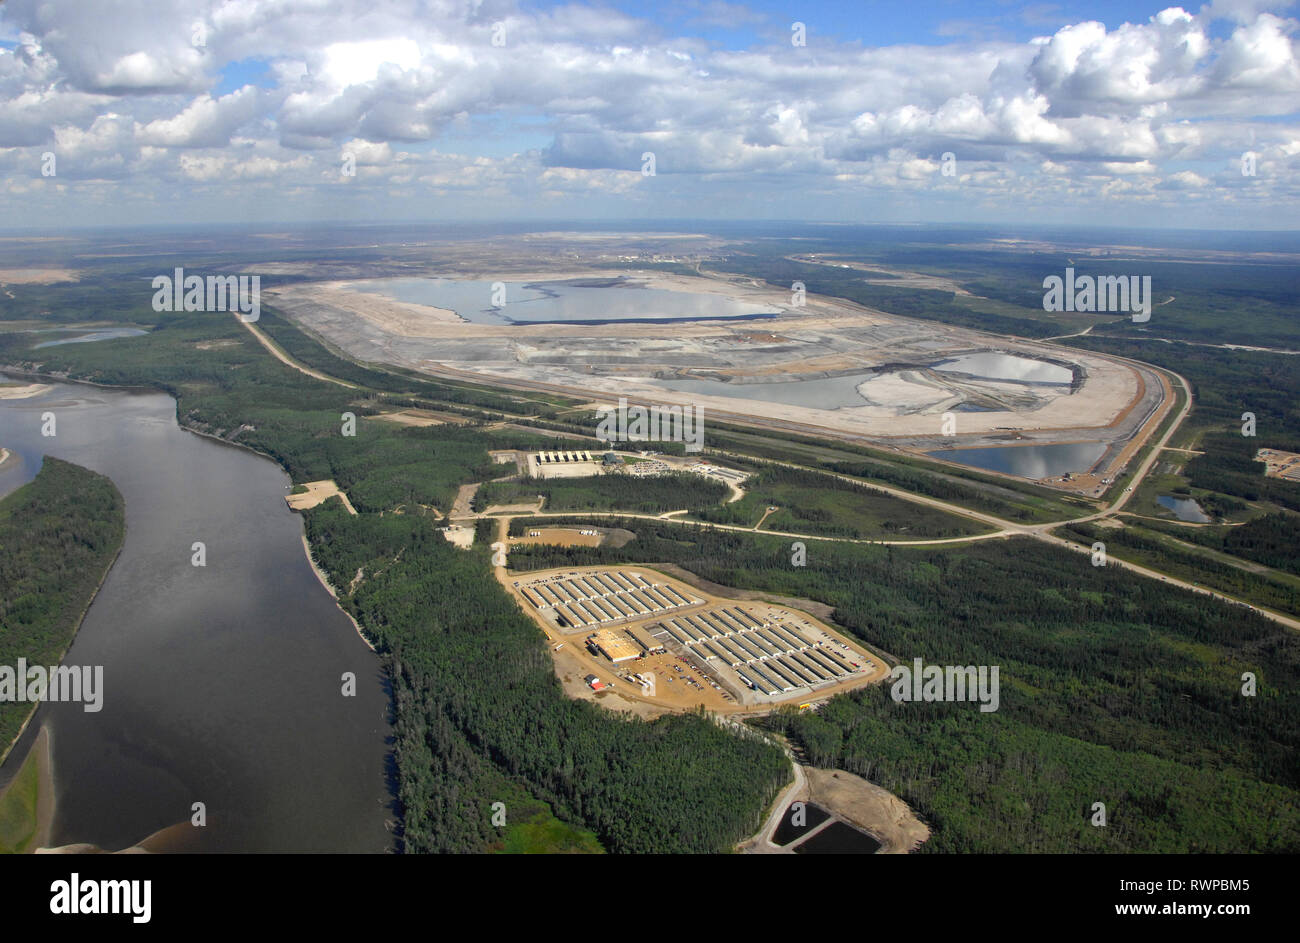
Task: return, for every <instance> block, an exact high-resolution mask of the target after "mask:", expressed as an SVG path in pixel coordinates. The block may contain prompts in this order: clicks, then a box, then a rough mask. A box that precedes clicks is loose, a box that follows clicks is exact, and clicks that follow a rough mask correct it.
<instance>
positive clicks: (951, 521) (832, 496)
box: [555, 465, 989, 539]
mask: <svg viewBox="0 0 1300 943" xmlns="http://www.w3.org/2000/svg"><path fill="white" fill-rule="evenodd" d="M754 467H756V468H757V469H758V471H757V472H756V474H755V476H754V477H753V478H750V479H749V480H748V481H746V482H745V483H744V485H743V486H742V487H743V488H744V490H745V496H744V497H743V498H741V499H740V500H739V501H736V502H734V503H731V504H723V505H719V506H715V507H711V508H707V509H704V510H701V511H699V512H697V513H696V515H695V516H696V517H698V518H700V519H701V520H705V521H709V522H710V523H714V524H736V525H740V526H742V527H753V526H754V525H755V524H757V523H758V522H759V521H760V520H763V527H764V528H766V529H768V530H780V531H793V532H796V533H808V534H816V535H818V536H826V537H855V538H864V537H898V538H909V537H915V538H917V539H922V538H941V537H964V536H967V535H969V534H979V533H983V532H985V531H987V530H988V529H989V528H988V527H987V525H983V524H979V523H976V522H974V521H971V520H968V519H966V518H963V517H959V516H958V515H956V514H949V513H948V512H947V511H942V510H939V509H938V508H930V507H925V506H923V505H919V504H915V503H912V502H909V501H904V500H903V499H902V498H896V497H894V496H893V495H889V494H883V493H881V492H879V491H872V490H871V489H869V488H865V487H862V486H859V485H856V484H854V483H852V482H848V481H844V480H842V479H839V478H834V477H831V476H829V475H824V474H819V473H818V472H813V471H805V470H804V469H800V468H788V467H785V466H782V465H755V466H754ZM769 507H775V508H776V510H775V511H773V512H772V513H771V514H768V513H767V509H768V508H769ZM555 510H559V508H556V509H555ZM764 517H766V519H765V520H764Z"/></svg>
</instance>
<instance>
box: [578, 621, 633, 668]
mask: <svg viewBox="0 0 1300 943" xmlns="http://www.w3.org/2000/svg"><path fill="white" fill-rule="evenodd" d="M587 641H588V643H589V644H590V645H591V647H592V648H594V649H595V650H596V651H597V652H599V653H600V654H602V655H604V656H605V657H606V658H608V659H609V660H610V661H612V662H614V664H618V663H619V662H620V661H627V660H628V659H630V658H639V657H641V646H640V645H638V644H637V643H636V642H635V641H633V640H632V639H631V638H630V637H629V636H628V634H627V633H626V632H611V631H610V630H609V629H601V630H600V631H598V632H593V633H592V634H591V636H589V637H588V639H587Z"/></svg>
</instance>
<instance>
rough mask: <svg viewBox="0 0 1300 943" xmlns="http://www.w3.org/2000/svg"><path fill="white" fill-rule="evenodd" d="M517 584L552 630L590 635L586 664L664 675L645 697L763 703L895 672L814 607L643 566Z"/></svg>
mask: <svg viewBox="0 0 1300 943" xmlns="http://www.w3.org/2000/svg"><path fill="white" fill-rule="evenodd" d="M514 589H515V591H516V593H517V594H518V595H519V596H520V597H521V599H522V600H523V601H524V602H525V604H526V608H531V610H532V612H533V615H534V616H535V617H536V618H537V619H538V620H539V621H540V622H541V623H542V624H543V625H544V626H545V627H546V629H547V632H548V635H550V636H551V637H552V638H554V637H555V636H556V635H559V636H560V637H563V636H565V635H577V634H578V633H582V634H581V638H582V639H583V642H584V645H583V646H581V647H580V648H579V649H576V650H575V653H576V654H580V655H581V663H582V664H583V665H584V670H589V668H587V667H586V666H590V667H594V668H596V670H600V666H601V665H604V666H605V667H606V669H612V668H613V666H623V665H625V664H627V663H629V662H635V663H636V665H637V668H635V669H630V670H631V671H632V672H636V673H641V672H645V671H650V672H652V673H655V674H657V675H658V676H659V677H660V678H661V680H662V681H663V682H664V683H663V684H660V685H658V686H657V688H656V693H654V694H650V695H646V696H647V697H650V698H651V699H653V700H655V701H661V702H664V703H673V702H674V701H685V702H687V703H692V702H693V703H703V704H708V705H710V706H711V708H713V709H723V710H725V709H728V707H729V706H730V708H731V709H735V706H736V705H738V706H740V707H741V708H744V707H745V706H747V705H748V706H761V705H764V704H771V703H779V702H782V701H789V700H795V699H799V700H803V699H806V698H807V697H808V695H809V694H811V693H813V692H817V693H818V695H819V696H820V695H823V694H826V693H835V692H838V691H841V690H847V689H848V688H850V687H856V686H857V685H859V684H863V683H866V682H868V681H872V680H876V679H878V678H879V677H882V676H883V675H884V674H885V673H886V670H885V666H884V664H883V663H881V662H879V661H878V660H877V659H875V658H873V657H872V656H870V655H869V654H867V653H865V652H864V651H863V650H861V649H860V648H859V647H858V646H854V645H850V644H849V643H848V642H847V641H846V640H844V639H842V638H840V637H839V636H838V635H836V634H834V633H833V632H832V631H831V630H829V629H827V628H826V627H825V626H823V625H822V624H821V623H820V622H819V621H817V620H816V619H814V618H812V617H811V616H809V615H808V614H806V613H803V612H800V611H798V610H794V609H789V608H786V607H784V606H777V605H773V604H770V603H762V604H754V603H752V602H745V601H741V600H732V599H723V598H719V597H717V596H710V595H709V594H706V593H701V592H699V591H697V590H693V589H691V588H690V587H689V586H687V585H685V584H682V583H678V582H677V581H675V580H672V579H669V578H667V577H665V576H663V575H662V574H659V573H656V572H654V571H651V570H646V569H643V568H637V569H632V568H618V569H605V568H600V567H591V568H583V569H568V570H550V571H545V572H542V573H534V574H531V575H529V576H528V577H527V578H524V579H520V580H518V581H517V582H515V583H514ZM620 670H621V668H620ZM631 676H632V675H631V674H626V675H619V677H622V678H625V679H626V678H628V677H631Z"/></svg>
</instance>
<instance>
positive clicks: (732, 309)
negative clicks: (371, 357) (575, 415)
mask: <svg viewBox="0 0 1300 943" xmlns="http://www.w3.org/2000/svg"><path fill="white" fill-rule="evenodd" d="M494 284H497V283H496V282H493V281H487V280H479V279H453V278H382V279H374V280H370V281H364V282H354V283H352V285H351V287H352V288H353V290H356V291H364V292H372V293H374V292H377V293H379V294H384V295H387V296H389V297H391V298H394V299H395V300H397V301H405V302H410V303H412V304H420V305H430V306H432V307H435V308H446V309H449V310H451V311H455V312H456V313H457V314H458V315H460V316H461V317H462V318H464V319H465V320H466V321H472V322H474V323H476V324H548V323H557V322H558V323H570V322H585V323H589V324H609V323H617V322H623V321H632V322H635V321H697V320H701V319H705V318H742V319H743V318H765V317H775V316H776V315H777V313H778V312H777V311H776V310H775V309H773V308H770V307H765V306H762V305H756V304H750V303H748V302H744V301H737V300H735V299H733V298H728V297H726V296H725V295H716V294H707V293H704V292H689V291H668V290H666V289H662V288H646V287H644V286H642V285H641V284H639V283H637V282H634V281H629V280H626V279H622V278H608V279H595V280H593V279H570V280H565V281H533V282H512V281H504V280H502V281H501V282H500V284H502V285H504V286H505V292H504V301H505V303H504V304H503V305H501V306H500V307H497V306H494V304H493V302H494V300H497V299H495V298H494V297H493V295H494V292H493V286H494Z"/></svg>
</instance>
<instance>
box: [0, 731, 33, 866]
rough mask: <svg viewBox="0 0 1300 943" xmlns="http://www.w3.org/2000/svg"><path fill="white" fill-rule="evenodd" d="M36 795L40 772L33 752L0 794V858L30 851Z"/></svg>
mask: <svg viewBox="0 0 1300 943" xmlns="http://www.w3.org/2000/svg"><path fill="white" fill-rule="evenodd" d="M39 795H40V770H39V767H38V765H37V755H36V751H35V750H31V751H29V752H28V754H27V759H25V760H24V761H23V765H22V767H21V768H20V769H19V770H18V773H17V775H16V776H14V779H13V782H11V783H10V784H9V787H8V788H7V789H6V790H5V791H4V793H3V794H0V855H21V854H26V853H27V852H29V851H31V850H32V847H31V845H32V841H33V840H34V839H35V838H36V827H37V822H36V807H37V801H38V799H39Z"/></svg>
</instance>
